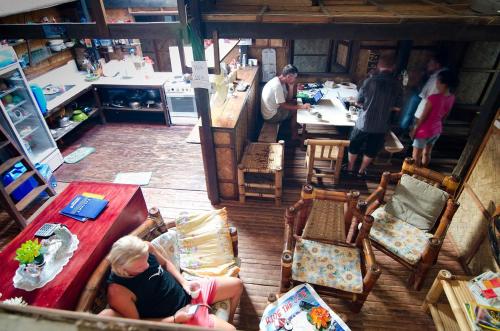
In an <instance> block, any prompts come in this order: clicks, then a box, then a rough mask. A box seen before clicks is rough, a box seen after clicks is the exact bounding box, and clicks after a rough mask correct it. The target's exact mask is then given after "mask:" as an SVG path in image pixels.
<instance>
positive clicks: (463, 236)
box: [449, 128, 500, 274]
mask: <svg viewBox="0 0 500 331" xmlns="http://www.w3.org/2000/svg"><path fill="white" fill-rule="evenodd" d="M499 164H500V129H499V128H493V129H492V132H491V134H490V135H489V136H487V138H486V142H485V145H484V149H483V151H482V152H481V154H480V156H479V158H478V159H477V163H476V164H475V166H474V167H473V168H472V171H471V173H470V176H469V178H468V179H467V180H466V183H467V184H468V186H470V188H471V190H472V191H473V192H474V193H475V194H476V196H477V197H478V198H479V200H480V201H481V204H482V205H483V206H484V207H485V208H486V209H487V210H488V211H489V212H490V213H492V212H493V211H494V208H495V207H494V206H495V205H496V206H498V204H499V203H500V190H499V189H498V188H499V187H500V167H498V165H499ZM458 201H459V202H460V208H459V209H458V211H457V212H456V214H455V217H454V218H453V222H452V223H451V225H450V230H449V233H450V235H451V236H452V239H453V241H454V242H455V244H456V247H457V249H458V254H459V257H460V258H461V259H466V258H467V257H468V256H470V255H471V254H474V253H475V252H474V251H473V249H475V247H477V243H478V242H481V246H480V248H479V251H478V252H476V253H475V255H474V257H473V258H472V260H471V262H470V263H469V264H468V267H469V268H470V270H471V271H472V273H473V274H478V273H481V272H482V271H485V270H486V269H488V268H490V269H493V270H494V269H495V268H498V267H497V266H496V263H495V262H494V260H493V257H492V256H491V253H489V249H490V248H489V243H488V239H487V237H485V233H486V228H487V224H488V223H487V220H486V219H485V217H484V216H483V214H482V213H481V211H480V209H479V208H478V205H477V203H476V202H475V201H474V199H473V198H472V197H471V194H470V193H469V192H468V191H467V189H466V190H464V191H463V192H462V193H461V195H460V197H459V200H458Z"/></svg>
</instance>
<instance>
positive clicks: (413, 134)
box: [409, 126, 417, 140]
mask: <svg viewBox="0 0 500 331" xmlns="http://www.w3.org/2000/svg"><path fill="white" fill-rule="evenodd" d="M416 131H417V128H416V127H415V126H414V127H413V128H412V129H411V130H410V133H409V135H410V138H411V139H412V140H413V139H415V132H416Z"/></svg>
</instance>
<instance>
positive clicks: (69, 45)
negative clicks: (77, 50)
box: [64, 41, 75, 48]
mask: <svg viewBox="0 0 500 331" xmlns="http://www.w3.org/2000/svg"><path fill="white" fill-rule="evenodd" d="M64 45H65V46H66V47H67V48H71V47H73V46H75V42H74V41H67V42H65V43H64Z"/></svg>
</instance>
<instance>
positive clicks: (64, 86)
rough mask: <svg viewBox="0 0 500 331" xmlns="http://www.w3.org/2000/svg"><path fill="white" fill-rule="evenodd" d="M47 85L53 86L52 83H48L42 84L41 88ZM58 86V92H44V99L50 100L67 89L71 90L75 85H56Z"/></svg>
mask: <svg viewBox="0 0 500 331" xmlns="http://www.w3.org/2000/svg"><path fill="white" fill-rule="evenodd" d="M48 86H53V85H52V84H49V85H47V86H44V87H43V88H44V89H45V88H46V87H48ZM58 87H59V92H56V93H53V94H45V100H47V101H51V100H53V99H55V98H57V97H58V96H60V95H61V94H64V93H66V92H67V91H69V90H71V89H72V88H73V87H75V85H62V86H58Z"/></svg>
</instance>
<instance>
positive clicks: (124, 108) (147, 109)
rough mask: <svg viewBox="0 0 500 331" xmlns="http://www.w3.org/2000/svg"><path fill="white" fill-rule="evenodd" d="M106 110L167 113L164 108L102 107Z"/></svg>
mask: <svg viewBox="0 0 500 331" xmlns="http://www.w3.org/2000/svg"><path fill="white" fill-rule="evenodd" d="M102 109H105V110H116V111H126V112H129V111H130V112H132V111H133V112H138V113H162V112H164V111H165V109H163V108H139V109H134V108H129V107H120V108H119V107H102Z"/></svg>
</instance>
